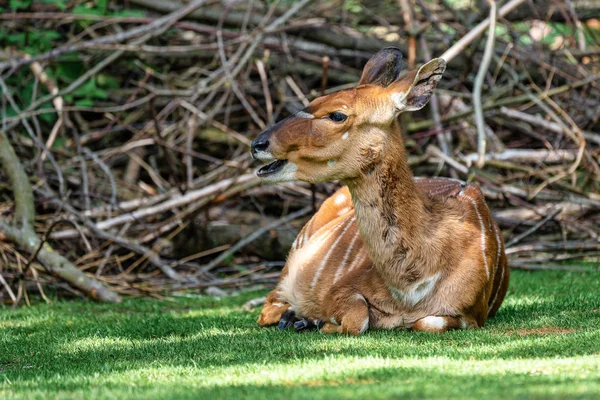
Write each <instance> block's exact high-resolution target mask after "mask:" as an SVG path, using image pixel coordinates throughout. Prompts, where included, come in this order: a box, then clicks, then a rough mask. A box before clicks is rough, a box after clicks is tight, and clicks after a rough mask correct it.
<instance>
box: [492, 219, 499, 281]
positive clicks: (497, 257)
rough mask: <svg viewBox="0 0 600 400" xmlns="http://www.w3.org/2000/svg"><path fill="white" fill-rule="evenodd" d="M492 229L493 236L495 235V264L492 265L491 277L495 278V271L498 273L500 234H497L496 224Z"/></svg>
mask: <svg viewBox="0 0 600 400" xmlns="http://www.w3.org/2000/svg"><path fill="white" fill-rule="evenodd" d="M492 227H493V228H494V234H495V235H496V262H495V263H494V270H493V272H492V275H493V276H496V271H498V261H500V234H499V233H498V227H497V226H496V224H492Z"/></svg>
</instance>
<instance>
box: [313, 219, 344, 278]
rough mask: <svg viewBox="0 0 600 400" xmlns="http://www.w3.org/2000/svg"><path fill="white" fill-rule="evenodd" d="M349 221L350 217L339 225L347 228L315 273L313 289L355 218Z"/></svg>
mask: <svg viewBox="0 0 600 400" xmlns="http://www.w3.org/2000/svg"><path fill="white" fill-rule="evenodd" d="M347 221H348V217H346V218H345V219H344V221H343V222H342V223H341V224H340V225H338V227H339V226H342V225H343V224H345V225H346V227H345V228H344V230H343V231H342V233H340V235H339V236H338V237H337V239H335V242H333V245H331V247H330V248H329V251H327V254H325V257H323V259H322V260H321V264H320V265H319V268H318V269H317V272H315V276H314V277H313V280H312V282H311V283H310V288H311V289H312V288H314V287H315V285H316V284H317V281H318V280H319V277H320V276H321V273H322V272H323V268H325V266H326V265H327V261H329V257H330V256H331V253H332V252H333V250H334V249H335V248H336V247H337V245H338V243H339V242H340V240H342V237H343V236H344V233H346V231H347V230H348V228H350V226H351V225H352V222H354V216H352V218H350V220H349V222H347ZM336 231H337V227H336ZM332 233H333V232H332Z"/></svg>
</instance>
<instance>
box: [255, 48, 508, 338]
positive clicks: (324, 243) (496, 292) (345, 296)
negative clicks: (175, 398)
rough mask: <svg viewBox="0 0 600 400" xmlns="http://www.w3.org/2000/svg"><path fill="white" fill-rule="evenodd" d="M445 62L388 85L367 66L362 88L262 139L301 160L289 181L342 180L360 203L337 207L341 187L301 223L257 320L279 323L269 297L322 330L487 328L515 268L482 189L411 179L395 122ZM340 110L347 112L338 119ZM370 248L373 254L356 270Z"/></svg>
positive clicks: (320, 103)
mask: <svg viewBox="0 0 600 400" xmlns="http://www.w3.org/2000/svg"><path fill="white" fill-rule="evenodd" d="M374 60H375V61H374V62H373V63H371V65H370V66H369V65H367V67H368V68H374V65H375V66H377V62H378V61H377V58H374ZM388 64H389V58H388ZM378 68H379V69H383V70H385V68H389V66H387V64H385V65H379V66H378ZM443 70H444V63H443V61H441V60H433V61H432V62H430V63H427V64H426V65H425V66H423V67H421V69H420V70H419V71H418V72H413V73H409V74H408V75H407V77H405V78H403V79H400V80H398V81H396V82H393V83H391V84H390V85H389V86H388V87H383V86H379V85H377V84H371V82H369V81H368V80H369V79H370V80H374V81H375V82H377V79H376V78H377V75H378V74H381V72H380V71H379V70H373V71H369V73H363V79H365V77H367V78H366V79H367V81H361V83H360V84H359V86H358V87H357V88H356V89H351V90H346V91H342V92H338V93H334V94H332V95H329V96H326V97H321V98H319V99H316V100H315V101H313V102H312V103H311V104H310V105H309V107H308V108H307V109H306V111H305V113H310V114H312V116H314V118H290V119H288V120H286V121H287V122H285V121H282V122H281V123H280V124H277V125H276V126H275V127H274V128H272V129H271V130H269V131H267V132H265V133H263V134H262V135H261V138H262V139H263V140H265V139H268V140H269V149H268V151H269V152H270V153H269V154H272V157H273V158H274V159H285V160H288V162H289V165H291V166H293V168H295V170H294V169H290V171H292V172H290V174H293V177H292V178H295V179H301V180H306V181H309V182H319V181H326V180H334V179H341V180H343V181H344V182H345V183H346V184H347V185H348V189H347V190H348V191H349V192H350V193H351V197H352V202H353V205H354V208H353V209H352V210H347V211H346V212H343V213H340V210H343V209H344V208H348V205H347V204H342V203H340V204H335V199H336V196H338V195H339V194H340V192H338V193H336V194H335V195H334V196H332V197H331V198H330V199H328V200H327V201H326V202H325V203H324V205H323V207H322V208H321V209H320V210H319V212H318V213H317V214H316V215H315V217H314V218H313V220H311V221H309V223H308V224H307V226H305V228H304V229H303V232H302V233H301V234H300V235H299V237H298V239H297V243H296V246H295V248H294V249H293V250H292V252H291V253H290V256H289V258H288V262H287V265H286V270H285V273H284V275H282V279H281V281H280V283H279V285H278V289H276V291H274V293H272V294H271V295H270V296H269V297H270V300H269V301H268V302H267V303H266V304H265V309H264V310H263V314H264V315H261V319H260V320H259V322H261V324H263V325H268V324H272V323H275V322H277V321H276V320H275V319H276V318H277V313H271V314H272V315H270V317H269V316H267V314H269V313H270V312H271V305H272V304H273V303H281V304H282V306H280V307H278V308H282V309H283V308H287V304H290V308H291V309H292V310H293V311H295V312H296V313H297V314H299V315H301V316H304V317H310V318H321V319H323V320H324V321H325V326H324V327H323V331H324V332H348V333H352V334H359V333H362V332H364V330H365V329H366V327H368V326H371V327H375V328H393V327H407V328H410V327H412V328H413V329H415V330H424V331H433V332H443V331H445V330H448V329H459V328H468V327H480V326H483V324H484V323H485V321H486V319H487V318H488V316H493V315H494V314H495V313H496V311H497V309H498V307H499V306H500V304H501V303H502V300H503V298H504V295H505V293H506V290H507V287H508V278H509V272H508V265H507V259H506V255H505V253H504V245H503V242H502V237H501V234H500V230H499V228H498V227H497V225H496V223H495V222H494V220H493V219H492V217H491V214H490V212H489V209H488V207H487V205H486V203H485V199H484V197H483V195H482V193H481V191H480V190H479V188H478V187H477V186H476V185H473V184H467V185H464V184H461V183H460V182H457V181H452V180H442V179H433V180H417V181H415V180H414V179H413V177H412V174H411V172H410V170H409V168H408V165H407V163H406V156H405V150H404V145H403V142H402V135H401V132H400V129H399V127H398V124H397V122H396V118H395V117H396V116H397V114H398V113H399V112H402V111H411V110H416V109H419V108H421V107H423V106H424V105H425V103H426V102H427V100H428V99H429V96H431V93H432V91H433V89H434V87H435V84H436V82H437V81H438V80H439V78H440V76H441V73H442V72H443ZM334 111H339V112H343V113H344V114H346V115H348V118H347V119H346V120H345V121H343V122H342V123H339V122H338V123H336V122H332V121H331V120H330V119H328V117H327V116H328V115H330V114H331V113H332V112H334ZM345 132H347V134H344V133H345ZM290 176H291V175H286V177H285V179H290ZM274 179H276V178H274ZM344 190H346V189H342V192H343V191H344ZM346 197H347V198H348V200H349V197H350V196H346ZM342 206H343V207H342ZM339 214H341V215H339ZM357 229H358V231H359V232H360V235H359V238H358V239H355V238H356V236H357V235H358V232H357ZM328 235H329V236H328ZM352 241H354V243H355V244H354V246H351V245H350V243H351V242H352ZM358 241H360V246H358V245H357V243H358ZM365 250H366V252H367V253H368V259H365V262H362V263H360V266H356V267H355V268H352V269H351V268H350V266H351V265H352V264H351V263H352V262H353V261H355V260H360V259H361V257H362V256H363V255H364V254H363V253H361V252H364V251H365ZM367 260H368V261H367ZM350 269H351V270H350ZM339 271H342V273H341V276H340V272H339ZM336 276H338V277H339V279H338V280H337V281H335V280H336V279H335V278H336ZM334 281H335V282H334ZM276 300H277V301H276Z"/></svg>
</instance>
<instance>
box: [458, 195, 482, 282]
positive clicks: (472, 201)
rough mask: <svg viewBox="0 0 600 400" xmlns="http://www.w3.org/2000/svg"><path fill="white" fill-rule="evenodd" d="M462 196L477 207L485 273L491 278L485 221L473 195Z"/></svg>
mask: <svg viewBox="0 0 600 400" xmlns="http://www.w3.org/2000/svg"><path fill="white" fill-rule="evenodd" d="M459 196H460V197H464V198H465V199H467V200H469V201H470V202H471V204H472V205H473V208H474V209H475V213H476V214H477V218H478V219H479V227H480V229H481V253H482V255H483V265H484V266H485V273H486V275H487V278H488V279H489V278H490V267H489V266H488V262H487V257H486V256H485V243H486V241H485V224H484V223H483V217H482V216H481V213H480V212H479V209H478V208H477V202H476V201H475V200H473V198H472V197H469V196H467V195H466V194H464V193H461V194H459Z"/></svg>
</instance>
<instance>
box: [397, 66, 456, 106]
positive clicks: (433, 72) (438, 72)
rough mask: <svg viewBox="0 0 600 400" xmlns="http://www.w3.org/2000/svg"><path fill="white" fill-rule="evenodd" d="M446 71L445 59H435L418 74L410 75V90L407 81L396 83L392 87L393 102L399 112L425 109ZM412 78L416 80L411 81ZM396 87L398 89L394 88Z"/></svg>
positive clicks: (422, 67)
mask: <svg viewBox="0 0 600 400" xmlns="http://www.w3.org/2000/svg"><path fill="white" fill-rule="evenodd" d="M445 70H446V61H445V60H444V59H443V58H434V59H433V60H431V61H429V62H428V63H427V64H424V65H423V66H421V68H419V70H418V71H417V73H416V74H414V75H413V74H409V77H408V79H410V80H409V85H410V86H408V88H407V87H406V86H407V85H406V80H405V79H401V80H400V81H398V82H396V83H394V84H393V85H392V87H391V88H392V90H393V94H392V101H393V102H394V105H395V106H396V108H397V109H398V111H416V110H420V109H421V108H423V107H425V105H426V104H427V103H428V102H429V99H430V98H431V95H433V91H434V90H435V87H436V86H437V83H438V82H439V81H440V79H442V74H443V73H444V71H445ZM412 76H414V78H412V79H411V77H412ZM396 85H398V87H397V88H394V86H396ZM394 89H397V90H394Z"/></svg>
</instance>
